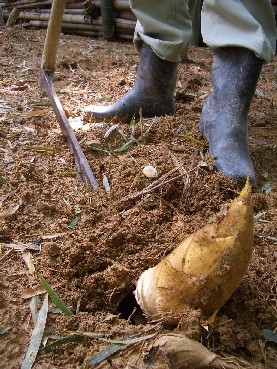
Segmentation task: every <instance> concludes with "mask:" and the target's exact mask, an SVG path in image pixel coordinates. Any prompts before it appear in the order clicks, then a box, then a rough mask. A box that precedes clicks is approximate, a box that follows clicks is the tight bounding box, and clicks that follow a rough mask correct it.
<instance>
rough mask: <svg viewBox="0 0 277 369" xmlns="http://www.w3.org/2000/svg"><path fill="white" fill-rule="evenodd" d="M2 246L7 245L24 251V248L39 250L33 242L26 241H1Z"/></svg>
mask: <svg viewBox="0 0 277 369" xmlns="http://www.w3.org/2000/svg"><path fill="white" fill-rule="evenodd" d="M2 245H3V246H5V247H9V248H11V249H14V250H19V251H24V250H27V249H28V250H34V251H40V246H39V245H36V244H34V243H27V244H24V243H22V244H16V243H2Z"/></svg>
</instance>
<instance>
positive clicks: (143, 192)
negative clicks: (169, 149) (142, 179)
mask: <svg viewBox="0 0 277 369" xmlns="http://www.w3.org/2000/svg"><path fill="white" fill-rule="evenodd" d="M196 169H198V168H197V167H196V168H193V169H191V170H189V171H187V172H186V173H184V174H180V175H178V176H176V177H174V178H171V179H169V180H167V181H165V182H161V181H159V182H161V183H158V184H156V185H154V182H153V184H152V185H151V186H148V187H146V188H145V189H144V190H142V191H140V192H138V193H136V194H134V195H132V196H130V197H125V198H123V199H122V201H128V200H134V199H136V198H137V197H139V196H142V195H145V194H147V193H149V192H151V191H154V190H156V189H157V188H159V187H161V186H163V185H165V184H167V183H170V182H172V181H175V180H176V179H178V178H181V177H183V176H184V175H187V174H188V173H190V172H193V171H194V170H196ZM175 170H176V168H174V171H175ZM167 174H168V173H167ZM166 176H167V175H166ZM161 178H162V177H161ZM161 178H159V179H160V180H161ZM163 179H164V178H163ZM155 182H156V183H157V182H158V180H157V181H155Z"/></svg>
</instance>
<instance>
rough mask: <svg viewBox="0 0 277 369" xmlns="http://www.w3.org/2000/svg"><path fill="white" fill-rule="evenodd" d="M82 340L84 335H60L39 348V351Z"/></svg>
mask: <svg viewBox="0 0 277 369" xmlns="http://www.w3.org/2000/svg"><path fill="white" fill-rule="evenodd" d="M83 340H84V337H83V336H81V335H79V334H70V335H69V336H66V337H62V338H60V339H58V340H56V341H54V342H52V343H49V345H46V346H45V347H43V348H41V349H40V351H44V350H50V349H52V348H54V347H58V346H61V345H64V344H66V343H71V342H82V341H83Z"/></svg>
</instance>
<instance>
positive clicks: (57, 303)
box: [38, 273, 73, 316]
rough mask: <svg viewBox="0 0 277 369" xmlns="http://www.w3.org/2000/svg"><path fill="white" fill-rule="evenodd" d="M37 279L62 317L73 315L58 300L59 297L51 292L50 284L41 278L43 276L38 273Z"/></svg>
mask: <svg viewBox="0 0 277 369" xmlns="http://www.w3.org/2000/svg"><path fill="white" fill-rule="evenodd" d="M38 277H39V280H40V283H41V284H42V286H43V288H44V289H45V291H46V292H47V293H48V295H49V296H50V297H51V299H52V300H53V302H54V303H55V305H56V306H57V307H58V308H60V309H61V311H62V312H63V313H64V315H66V316H71V315H73V313H72V312H71V311H70V310H69V309H68V307H66V306H65V304H64V303H63V302H62V300H61V299H60V298H59V296H58V295H57V294H56V292H55V291H54V290H53V288H52V287H51V286H50V284H48V283H47V282H46V280H45V279H44V278H43V276H42V275H41V274H40V273H38Z"/></svg>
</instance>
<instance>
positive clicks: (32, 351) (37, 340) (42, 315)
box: [21, 295, 48, 369]
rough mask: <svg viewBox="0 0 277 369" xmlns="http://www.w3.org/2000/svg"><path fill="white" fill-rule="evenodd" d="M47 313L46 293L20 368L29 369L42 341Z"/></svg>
mask: <svg viewBox="0 0 277 369" xmlns="http://www.w3.org/2000/svg"><path fill="white" fill-rule="evenodd" d="M47 313H48V295H46V296H45V299H44V301H43V304H42V307H41V309H40V311H39V313H38V317H37V322H36V325H35V328H34V330H33V332H32V336H31V340H30V344H29V347H28V350H27V352H26V355H25V358H24V360H23V362H22V364H21V369H31V368H32V366H33V364H34V362H35V360H36V356H37V353H38V350H39V346H40V344H41V341H42V337H43V333H44V329H45V325H46V320H47Z"/></svg>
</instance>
